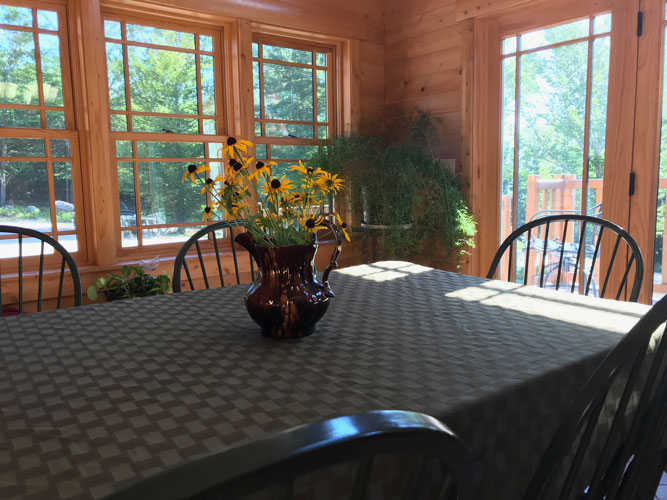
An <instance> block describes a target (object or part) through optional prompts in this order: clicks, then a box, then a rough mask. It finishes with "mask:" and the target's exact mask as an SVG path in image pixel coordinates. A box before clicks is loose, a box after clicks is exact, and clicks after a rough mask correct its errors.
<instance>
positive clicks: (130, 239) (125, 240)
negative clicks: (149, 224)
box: [120, 231, 139, 248]
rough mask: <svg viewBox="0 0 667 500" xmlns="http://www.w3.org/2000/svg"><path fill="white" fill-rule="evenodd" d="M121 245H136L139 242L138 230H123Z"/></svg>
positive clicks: (124, 246)
mask: <svg viewBox="0 0 667 500" xmlns="http://www.w3.org/2000/svg"><path fill="white" fill-rule="evenodd" d="M120 237H121V243H120V244H121V246H122V247H123V248H126V247H136V246H137V245H138V244H139V242H138V240H137V231H121V233H120Z"/></svg>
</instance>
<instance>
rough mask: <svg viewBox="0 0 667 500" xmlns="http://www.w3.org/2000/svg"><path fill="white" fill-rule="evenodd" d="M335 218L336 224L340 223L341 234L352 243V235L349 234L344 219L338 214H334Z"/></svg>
mask: <svg viewBox="0 0 667 500" xmlns="http://www.w3.org/2000/svg"><path fill="white" fill-rule="evenodd" d="M334 216H335V217H336V222H338V227H339V228H340V232H341V233H343V236H345V239H346V240H347V241H350V233H348V231H347V230H348V226H347V224H346V223H345V221H343V219H341V218H340V215H338V213H336V212H334Z"/></svg>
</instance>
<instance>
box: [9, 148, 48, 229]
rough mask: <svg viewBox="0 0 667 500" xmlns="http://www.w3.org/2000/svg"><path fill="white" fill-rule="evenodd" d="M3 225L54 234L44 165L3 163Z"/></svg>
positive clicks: (37, 163)
mask: <svg viewBox="0 0 667 500" xmlns="http://www.w3.org/2000/svg"><path fill="white" fill-rule="evenodd" d="M0 178H3V179H6V180H5V183H4V184H2V185H1V186H0V222H2V223H7V224H14V225H17V226H22V227H30V228H32V229H36V230H38V231H51V230H52V228H51V209H50V207H49V183H48V181H47V172H46V163H45V162H11V161H10V162H7V161H0Z"/></svg>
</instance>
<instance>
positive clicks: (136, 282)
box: [86, 266, 171, 301]
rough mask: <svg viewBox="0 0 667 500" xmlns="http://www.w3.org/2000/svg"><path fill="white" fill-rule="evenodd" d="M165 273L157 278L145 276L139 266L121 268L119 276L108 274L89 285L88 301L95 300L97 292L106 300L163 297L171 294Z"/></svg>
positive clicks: (168, 280)
mask: <svg viewBox="0 0 667 500" xmlns="http://www.w3.org/2000/svg"><path fill="white" fill-rule="evenodd" d="M169 284H170V279H169V276H167V273H162V274H161V275H159V276H151V275H149V274H147V273H146V272H145V271H144V270H143V269H142V268H141V267H139V266H123V268H122V269H121V274H120V275H119V274H115V273H110V274H109V276H108V277H104V276H101V277H99V278H97V280H96V281H95V283H94V284H92V285H90V286H89V287H88V290H87V293H86V294H87V295H88V298H89V299H90V300H93V301H94V300H97V298H98V296H99V292H102V293H103V294H104V297H105V298H106V299H107V300H108V301H111V300H120V299H132V298H135V297H146V296H149V295H164V294H167V293H170V292H171V287H170V286H169Z"/></svg>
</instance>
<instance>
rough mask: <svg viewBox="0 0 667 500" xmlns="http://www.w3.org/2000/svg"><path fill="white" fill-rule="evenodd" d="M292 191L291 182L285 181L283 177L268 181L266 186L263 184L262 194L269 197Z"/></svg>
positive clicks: (285, 178)
mask: <svg viewBox="0 0 667 500" xmlns="http://www.w3.org/2000/svg"><path fill="white" fill-rule="evenodd" d="M291 189H292V181H290V180H289V179H287V177H285V176H284V175H283V176H282V177H281V178H280V179H278V178H277V177H274V178H273V179H268V180H267V181H266V184H264V192H265V193H266V194H269V195H276V194H282V195H285V194H287V193H288V192H289V191H290V190H291Z"/></svg>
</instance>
